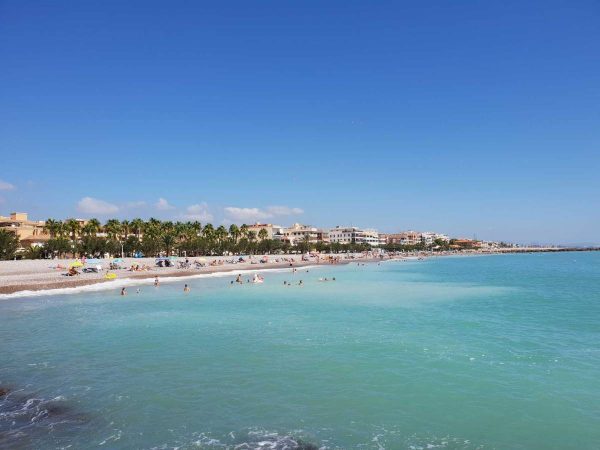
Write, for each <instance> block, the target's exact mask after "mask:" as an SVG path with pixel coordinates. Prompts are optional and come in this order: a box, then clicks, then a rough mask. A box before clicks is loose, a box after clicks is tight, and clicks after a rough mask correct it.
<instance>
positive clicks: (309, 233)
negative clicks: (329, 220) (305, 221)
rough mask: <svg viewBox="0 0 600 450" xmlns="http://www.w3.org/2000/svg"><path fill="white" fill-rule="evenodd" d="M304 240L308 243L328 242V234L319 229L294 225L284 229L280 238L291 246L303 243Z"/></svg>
mask: <svg viewBox="0 0 600 450" xmlns="http://www.w3.org/2000/svg"><path fill="white" fill-rule="evenodd" d="M306 238H308V242H310V243H317V242H328V241H329V234H328V233H327V231H324V230H321V229H320V228H315V227H311V226H310V225H301V224H299V223H295V224H294V225H292V226H291V227H288V228H284V229H283V230H282V231H281V237H280V239H281V240H283V241H286V242H289V243H290V244H291V245H296V244H298V243H300V242H303V241H304V240H305V239H306Z"/></svg>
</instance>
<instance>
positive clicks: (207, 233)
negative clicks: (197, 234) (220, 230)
mask: <svg viewBox="0 0 600 450" xmlns="http://www.w3.org/2000/svg"><path fill="white" fill-rule="evenodd" d="M214 233H215V227H213V226H212V224H210V223H207V224H206V225H204V228H203V229H202V235H203V236H204V237H205V238H206V239H207V240H209V241H210V240H211V239H212V238H213V235H214Z"/></svg>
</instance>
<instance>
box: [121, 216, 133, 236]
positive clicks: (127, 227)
mask: <svg viewBox="0 0 600 450" xmlns="http://www.w3.org/2000/svg"><path fill="white" fill-rule="evenodd" d="M130 232H131V224H130V223H129V221H128V220H122V221H121V233H122V234H123V241H126V240H127V237H128V236H129V233H130Z"/></svg>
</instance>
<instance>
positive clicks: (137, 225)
mask: <svg viewBox="0 0 600 450" xmlns="http://www.w3.org/2000/svg"><path fill="white" fill-rule="evenodd" d="M129 226H130V227H131V230H132V231H133V232H134V233H135V236H136V237H137V238H138V241H139V240H140V235H141V234H142V230H143V229H144V221H143V220H142V219H140V218H136V219H133V220H132V221H131V223H130V224H129Z"/></svg>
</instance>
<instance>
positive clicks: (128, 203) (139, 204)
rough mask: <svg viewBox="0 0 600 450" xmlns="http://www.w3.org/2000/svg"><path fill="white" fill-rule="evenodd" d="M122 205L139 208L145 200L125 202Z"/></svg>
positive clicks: (143, 204) (144, 203)
mask: <svg viewBox="0 0 600 450" xmlns="http://www.w3.org/2000/svg"><path fill="white" fill-rule="evenodd" d="M124 206H125V208H141V207H143V206H146V202H145V201H142V200H140V201H137V202H127V203H125V205H124Z"/></svg>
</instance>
